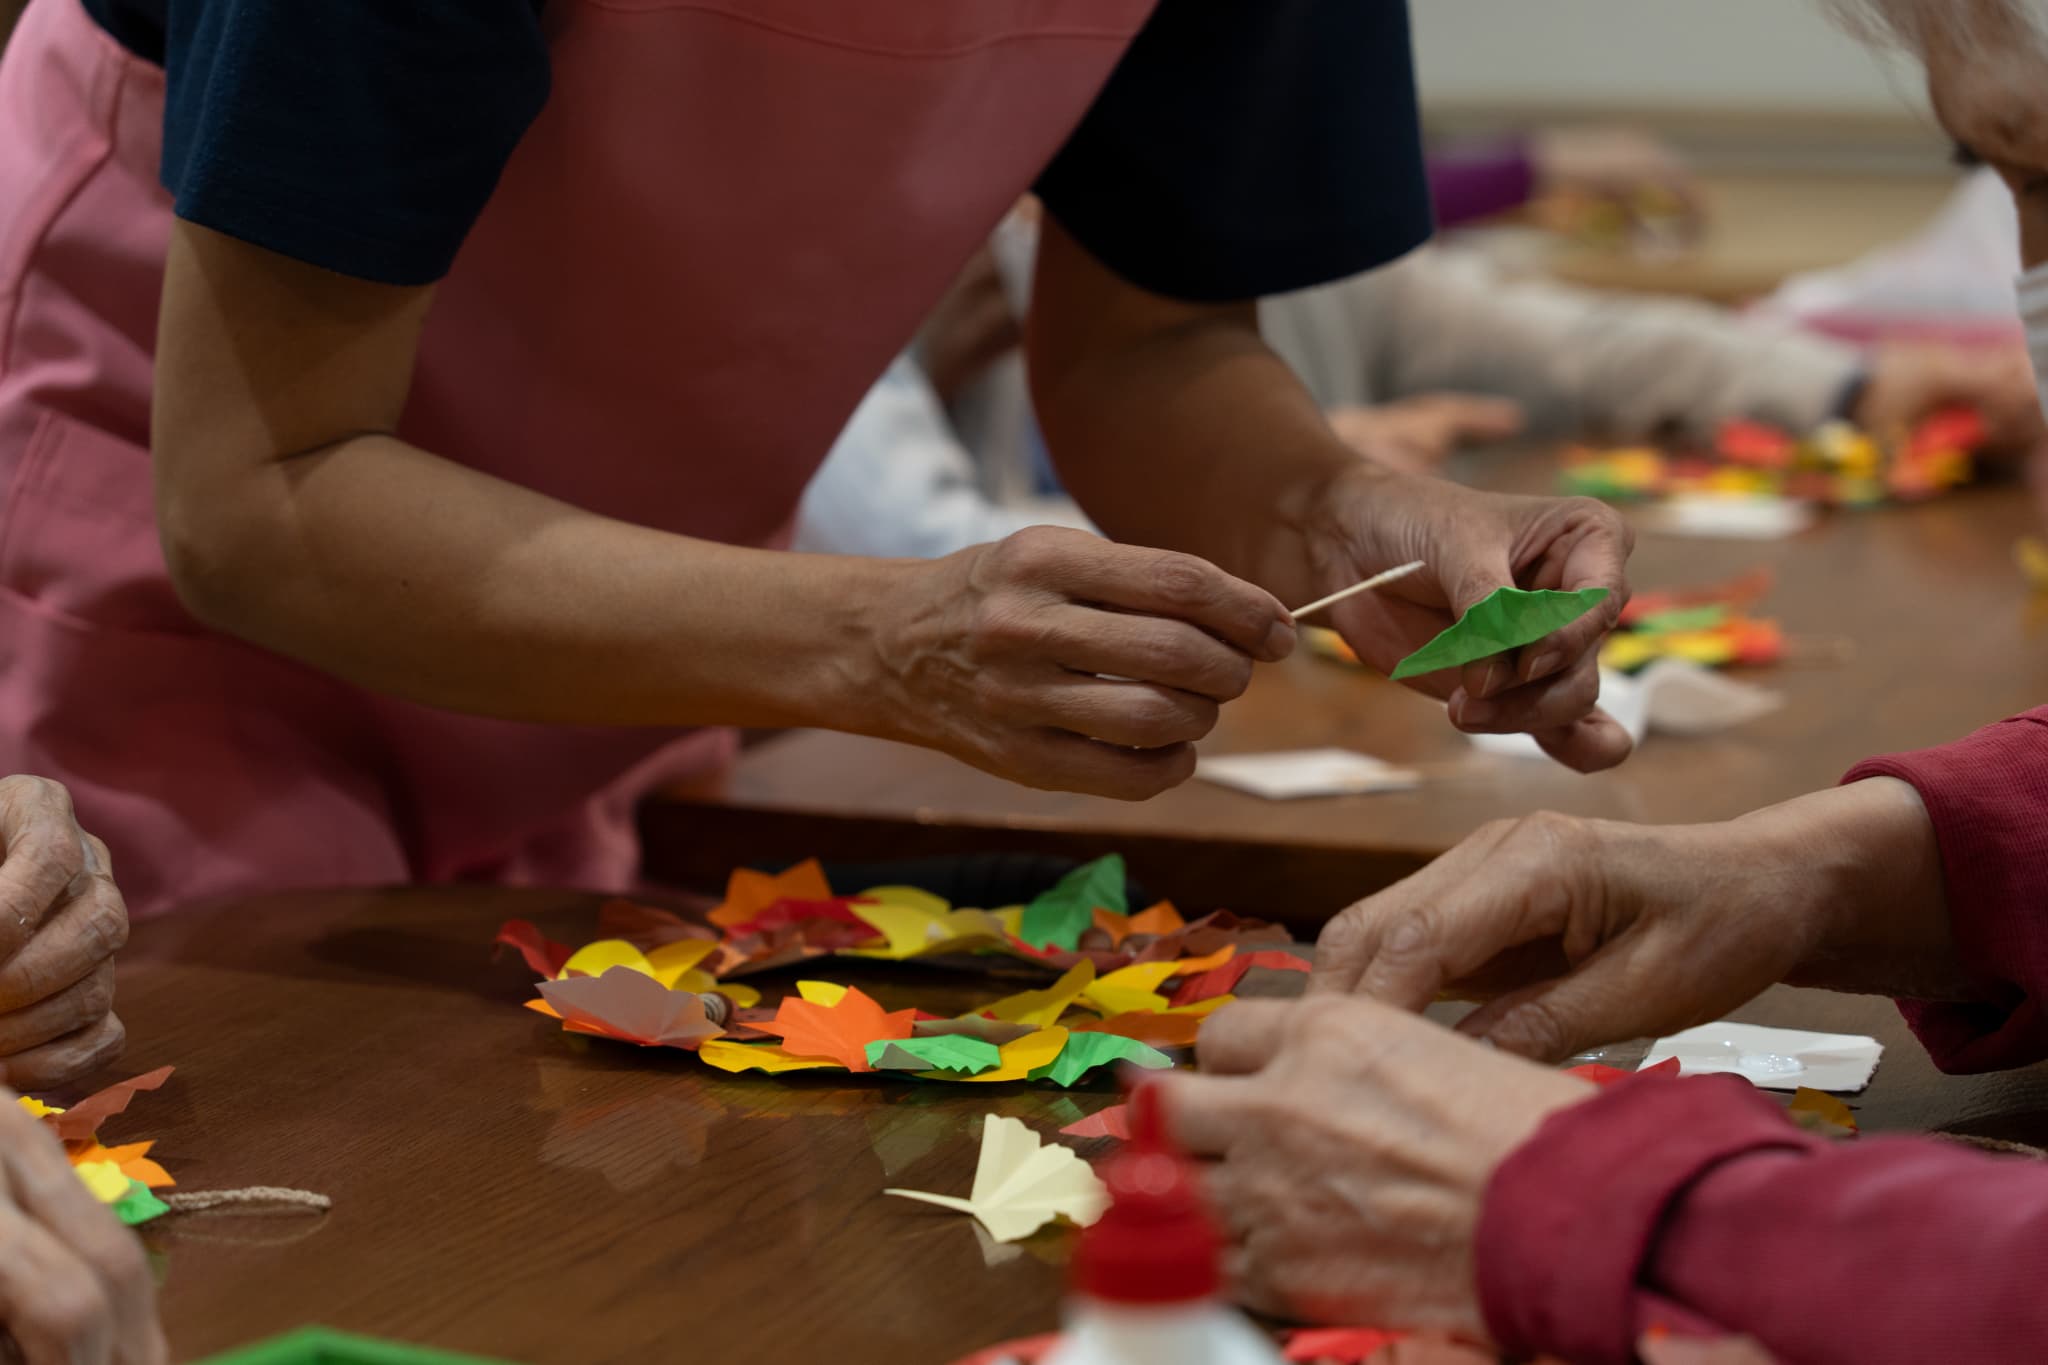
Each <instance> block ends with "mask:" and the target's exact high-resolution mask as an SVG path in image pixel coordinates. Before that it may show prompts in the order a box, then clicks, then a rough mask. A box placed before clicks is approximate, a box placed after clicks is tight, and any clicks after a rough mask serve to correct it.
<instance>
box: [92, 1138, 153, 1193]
mask: <svg viewBox="0 0 2048 1365" xmlns="http://www.w3.org/2000/svg"><path fill="white" fill-rule="evenodd" d="M155 1145H156V1144H155V1143H154V1142H130V1143H127V1144H125V1145H124V1146H120V1147H102V1146H100V1144H99V1143H97V1142H89V1143H85V1144H82V1145H81V1144H76V1143H74V1144H72V1147H71V1150H70V1157H71V1164H72V1165H74V1166H84V1165H87V1164H89V1163H92V1162H107V1163H110V1164H112V1165H113V1166H115V1167H116V1168H117V1169H119V1171H120V1172H121V1174H122V1175H124V1176H126V1177H127V1178H128V1179H130V1180H140V1181H141V1182H142V1183H143V1184H145V1185H147V1186H149V1187H150V1188H151V1189H163V1188H165V1187H166V1186H170V1185H175V1184H177V1183H178V1182H177V1181H175V1180H173V1179H171V1173H170V1172H169V1171H167V1170H165V1169H164V1168H163V1167H161V1166H159V1165H157V1164H156V1163H155V1162H154V1161H151V1160H150V1159H149V1149H150V1148H152V1147H154V1146H155Z"/></svg>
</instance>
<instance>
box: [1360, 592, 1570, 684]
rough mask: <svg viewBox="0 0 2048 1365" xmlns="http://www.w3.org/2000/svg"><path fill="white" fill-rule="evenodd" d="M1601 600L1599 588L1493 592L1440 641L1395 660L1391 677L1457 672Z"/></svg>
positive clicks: (1544, 632)
mask: <svg viewBox="0 0 2048 1365" xmlns="http://www.w3.org/2000/svg"><path fill="white" fill-rule="evenodd" d="M1606 600H1607V589H1605V588H1582V589H1580V590H1579V591H1578V592H1552V591H1550V590H1549V589H1544V590H1542V591H1540V592H1524V591H1522V590H1521V589H1520V588H1496V589H1494V591H1493V593H1492V595H1491V596H1489V597H1487V598H1486V599H1485V600H1484V601H1481V602H1475V603H1473V604H1472V608H1471V610H1469V611H1467V612H1466V613H1465V614H1464V615H1463V616H1461V617H1459V618H1458V620H1457V622H1456V623H1455V624H1454V625H1452V626H1450V627H1449V628H1447V629H1446V630H1445V631H1444V632H1443V633H1442V634H1441V635H1439V636H1437V637H1436V638H1435V639H1434V640H1431V641H1430V642H1429V643H1428V644H1426V645H1424V646H1423V647H1422V648H1421V649H1418V650H1416V651H1415V652H1414V653H1413V654H1410V655H1409V656H1408V657H1407V658H1405V659H1403V660H1401V662H1400V664H1399V665H1397V666H1396V667H1395V669H1394V674H1393V676H1394V677H1395V678H1396V679H1400V678H1413V677H1416V676H1418V675H1420V674H1423V673H1436V672H1440V671H1441V670H1443V669H1446V668H1461V667H1463V666H1464V665H1466V664H1469V663H1472V662H1473V661H1475V660H1478V659H1487V658H1491V657H1492V656H1494V655H1496V654H1504V653H1506V652H1507V651H1508V650H1511V649H1520V648H1521V647H1522V646H1523V645H1533V644H1535V643H1536V642H1537V641H1538V640H1540V639H1542V638H1543V637H1544V636H1546V635H1548V634H1550V633H1551V632H1552V631H1556V630H1562V629H1563V628H1564V627H1566V626H1568V625H1570V624H1571V623H1572V622H1574V621H1576V620H1578V619H1579V618H1580V617H1581V616H1584V615H1585V614H1586V613H1587V612H1589V611H1591V610H1593V608H1595V607H1597V606H1599V605H1600V604H1601V603H1602V602H1605V601H1606Z"/></svg>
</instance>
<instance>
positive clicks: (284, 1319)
mask: <svg viewBox="0 0 2048 1365" xmlns="http://www.w3.org/2000/svg"><path fill="white" fill-rule="evenodd" d="M595 907H596V902H595V901H594V900H593V899H591V898H588V897H581V896H576V895H569V894H559V895H556V894H548V893H539V892H524V893H521V892H493V891H458V890H436V891H425V890H421V891H398V892H390V893H382V894H372V893H334V894H308V895H300V896H289V897H271V898H267V899H262V900H254V901H249V902H245V903H238V904H227V905H222V906H218V907H214V908H211V909H200V910H195V911H191V912H187V913H184V914H180V915H177V916H173V917H171V918H169V919H166V920H158V921H155V922H152V923H149V924H146V925H142V926H139V927H138V930H137V932H136V935H135V940H134V944H133V949H132V951H131V952H130V953H129V954H128V956H127V957H126V959H125V960H124V962H123V964H122V968H121V986H120V994H121V1001H120V1008H121V1012H122V1015H123V1017H124V1018H125V1019H126V1020H127V1022H128V1025H129V1030H130V1037H131V1039H132V1040H133V1041H132V1042H131V1046H130V1051H129V1055H128V1056H127V1057H126V1058H124V1059H123V1062H122V1064H121V1066H120V1067H119V1068H118V1069H117V1070H116V1071H113V1072H110V1073H109V1075H108V1076H106V1077H104V1078H100V1079H103V1080H111V1079H116V1078H118V1077H119V1076H123V1075H129V1074H134V1073H136V1072H140V1071H143V1070H146V1069H148V1068H152V1067H155V1066H159V1065H164V1064H173V1065H175V1066H176V1067H177V1071H176V1073H175V1074H174V1075H173V1076H172V1078H171V1079H170V1081H169V1083H168V1084H167V1085H166V1086H165V1087H164V1088H163V1089H162V1090H160V1091H158V1092H156V1093H155V1094H151V1095H143V1096H141V1097H139V1098H138V1099H136V1101H135V1102H134V1104H133V1105H132V1106H131V1108H130V1109H129V1110H128V1112H127V1113H125V1114H123V1115H120V1116H118V1117H116V1118H113V1119H110V1120H108V1122H107V1124H106V1125H105V1128H104V1129H103V1134H104V1135H105V1136H106V1137H107V1138H108V1139H109V1140H110V1141H135V1140H141V1139H143V1138H154V1139H156V1141H157V1147H156V1151H155V1153H154V1154H155V1155H156V1156H157V1157H159V1158H160V1159H161V1160H162V1161H163V1163H164V1164H165V1165H166V1166H167V1167H168V1168H169V1169H170V1170H171V1171H172V1173H173V1174H174V1175H176V1176H177V1178H178V1180H179V1182H180V1185H181V1188H184V1189H187V1190H204V1189H217V1188H232V1187H241V1186H247V1185H259V1184H261V1185H283V1186H297V1187H303V1188H307V1189H312V1190H317V1191H320V1192H322V1193H325V1194H327V1195H330V1196H331V1197H332V1198H333V1201H334V1207H333V1210H332V1212H330V1213H328V1214H325V1215H322V1216H306V1215H297V1214H294V1215H279V1216H270V1217H254V1216H247V1215H227V1214H176V1215H172V1216H170V1217H167V1218H165V1219H163V1220H160V1221H159V1222H157V1223H155V1224H152V1225H149V1226H148V1227H147V1228H145V1234H146V1239H147V1241H148V1243H149V1245H150V1247H151V1249H152V1251H153V1252H154V1253H155V1255H156V1257H157V1259H158V1262H159V1265H160V1268H161V1274H162V1278H163V1310H164V1313H165V1317H166V1321H167V1324H168V1328H169V1331H170V1334H171V1338H172V1342H173V1344H174V1346H175V1348H176V1351H177V1354H178V1358H179V1359H181V1360H190V1359H195V1358H200V1357H204V1356H206V1355H208V1354H211V1353H213V1352H216V1351H219V1350H222V1349H224V1348H227V1347H230V1346H234V1345H238V1344H240V1343H243V1342H247V1341H251V1340H255V1339H259V1338H263V1337H267V1336H269V1335H272V1334H274V1333H277V1332H280V1331H283V1330H286V1329H289V1328H292V1327H295V1326H298V1325H301V1324H304V1323H308V1322H313V1321H319V1322H323V1323H326V1324H328V1325H330V1326H334V1327H338V1328H342V1329H345V1330H351V1331H358V1332H366V1333H371V1334H375V1335H380V1336H386V1337H393V1338H399V1339H403V1340H408V1341H412V1342H416V1343H421V1344H428V1345H434V1346H440V1347H444V1348H449V1349H458V1350H463V1351H472V1352H477V1353H480V1354H484V1355H488V1356H493V1357H497V1358H501V1359H504V1360H510V1361H521V1362H529V1363H530V1365H555V1363H556V1362H559V1363H560V1365H601V1363H603V1362H629V1361H630V1362H648V1361H674V1360H704V1361H726V1362H744V1363H746V1365H752V1363H753V1362H769V1361H774V1362H783V1361H792V1362H793V1361H808V1360H820V1359H831V1360H835V1361H839V1362H843V1363H844V1365H869V1363H870V1362H872V1363H873V1365H939V1363H940V1362H945V1361H948V1360H952V1359H954V1358H955V1357H957V1356H959V1355H961V1354H963V1353H965V1352H968V1351H971V1350H974V1349H977V1348H979V1347H981V1346H984V1345H987V1344H990V1343H992V1342H995V1341H998V1340H1001V1339H1005V1338H1008V1337H1012V1336H1016V1335H1021V1334H1028V1333H1034V1332H1039V1331H1043V1330H1046V1329H1048V1328H1050V1327H1051V1326H1052V1325H1053V1323H1054V1321H1055V1317H1056V1310H1057V1301H1058V1295H1059V1283H1060V1271H1059V1269H1058V1265H1059V1263H1060V1262H1061V1261H1062V1259H1063V1258H1064V1256H1065V1254H1066V1252H1067V1245H1068V1244H1067V1241H1066V1239H1065V1236H1064V1235H1063V1234H1061V1233H1058V1232H1056V1231H1055V1232H1050V1233H1042V1234H1040V1235H1039V1236H1038V1237H1036V1238H1034V1239H1032V1240H1031V1241H1029V1242H1027V1243H1024V1244H1021V1245H1019V1246H1015V1247H1009V1248H999V1247H994V1246H992V1245H990V1244H987V1243H985V1242H984V1241H982V1240H981V1238H980V1236H979V1235H978V1233H977V1231H976V1229H975V1227H974V1225H973V1224H972V1223H971V1221H970V1220H968V1219H966V1218H963V1217H960V1216H958V1215H954V1214H949V1213H946V1212H944V1211H941V1210H936V1209H931V1208H927V1207H923V1206H917V1205H913V1204H910V1203H907V1202H904V1201H899V1200H893V1199H887V1198H884V1197H883V1196H882V1195H881V1193H880V1191H881V1190H882V1189H883V1188H884V1187H885V1186H889V1185H899V1184H900V1185H904V1186H908V1187H911V1188H919V1189H930V1190H938V1191H948V1192H960V1193H964V1192H965V1191H966V1189H967V1187H968V1185H969V1183H970V1181H971V1178H972V1171H973V1165H974V1158H975V1152H976V1148H977V1140H978V1133H979V1126H980V1122H981V1117H982V1115H983V1114H985V1113H988V1112H990V1111H994V1112H997V1113H1004V1114H1014V1115H1016V1116H1018V1117H1021V1118H1023V1119H1025V1120H1026V1121H1027V1122H1030V1123H1032V1124H1033V1125H1034V1126H1036V1127H1038V1128H1040V1129H1041V1130H1044V1131H1050V1130H1053V1129H1057V1128H1059V1127H1061V1126H1063V1125H1065V1124H1066V1123H1069V1122H1071V1121H1072V1120H1074V1119H1075V1118H1078V1117H1080V1116H1081V1115H1082V1114H1084V1113H1086V1112H1090V1111H1092V1110H1094V1109H1096V1108H1100V1107H1102V1106H1103V1105H1106V1104H1108V1103H1110V1102H1112V1101H1113V1100H1114V1098H1115V1096H1114V1095H1113V1094H1112V1093H1111V1092H1110V1091H1109V1090H1107V1089H1102V1090H1096V1091H1074V1092H1061V1091H1057V1090H1037V1089H1032V1088H1027V1087H1023V1086H994V1087H984V1086H967V1085H929V1084H928V1085H916V1084H908V1083H890V1082H885V1081H880V1080H868V1081H864V1082H862V1083H854V1082H851V1081H849V1080H848V1078H846V1077H844V1076H827V1077H823V1078H804V1077H800V1076H799V1077H794V1078H767V1077H762V1076H758V1075H750V1076H744V1077H741V1076H727V1075H725V1074H723V1073H719V1072H714V1071H711V1070H709V1069H708V1068H706V1067H704V1066H702V1065H701V1064H699V1063H698V1062H697V1061H696V1060H695V1059H694V1058H692V1057H689V1056H687V1055H684V1054H681V1053H655V1052H645V1051H641V1050H638V1049H634V1048H629V1047H625V1046H621V1045H614V1044H610V1043H602V1042H589V1041H583V1040H570V1039H566V1038H565V1037H564V1036H563V1035H562V1034H560V1033H559V1032H558V1030H557V1028H556V1026H555V1025H554V1024H553V1023H552V1022H551V1021H549V1020H546V1019H543V1018H540V1017H539V1016H537V1015H534V1014H531V1013H528V1012H527V1011H524V1010H522V1009H520V1008H519V1004H520V1002H521V1001H522V1000H524V999H526V998H527V997H528V996H529V994H530V990H529V985H528V978H527V974H526V972H525V970H524V968H523V967H522V966H521V965H520V964H519V963H518V962H517V961H516V959H512V958H511V957H510V956H509V955H507V956H505V957H503V958H501V959H500V960H498V961H495V962H494V961H493V960H492V955H491V949H490V940H491V936H492V935H493V933H494V932H495V931H496V928H497V926H498V924H499V923H500V922H501V921H502V920H504V919H505V918H507V917H510V916H524V917H528V918H531V919H534V920H536V921H538V922H539V923H540V924H541V925H542V927H543V928H545V929H546V930H548V931H549V932H550V933H552V934H555V935H557V936H559V937H562V938H564V939H567V940H571V941H577V940H580V939H582V938H584V937H587V936H588V935H589V933H590V931H591V929H592V926H593V924H594V921H595ZM813 974H818V973H817V971H816V969H815V968H814V969H813ZM832 975H834V976H836V977H839V978H840V979H857V980H859V981H860V982H861V983H862V984H863V985H864V986H867V987H868V988H869V989H871V990H872V991H874V992H875V993H876V994H878V995H880V996H882V997H883V998H884V1002H885V1003H893V1004H899V1005H900V1004H908V1003H911V1002H913V1001H915V1002H918V1003H923V1004H926V1005H928V1006H932V1007H934V1008H941V1009H943V1008H960V1009H964V1008H966V1007H967V1006H968V1005H970V1004H972V1003H974V1002H976V1001H978V1000H982V999H987V998H991V997H992V996H994V995H996V994H1000V993H1002V992H1003V991H1005V990H1006V989H1008V987H1007V986H1003V985H997V984H994V983H990V982H986V981H980V980H975V979H970V978H961V977H943V976H939V975H936V974H928V973H925V972H921V971H916V970H913V969H895V971H894V972H893V973H885V974H880V975H877V974H875V973H874V972H873V971H871V970H870V971H864V972H863V973H862V974H861V975H860V976H858V977H855V976H853V975H851V974H850V973H849V972H848V971H845V970H841V969H835V970H834V971H833V972H832ZM773 980H774V979H772V978H771V980H770V982H769V983H768V984H773ZM783 984H785V985H786V984H787V983H786V981H785V982H783ZM1747 1016H1748V1017H1752V1018H1755V1019H1757V1020H1759V1021H1762V1022H1773V1023H1783V1024H1791V1025H1797V1026H1799V1027H1809V1028H1820V1029H1842V1030H1849V1031H1862V1032H1873V1033H1876V1034H1877V1035H1878V1036H1880V1037H1881V1038H1883V1039H1884V1040H1885V1041H1886V1042H1887V1043H1888V1044H1889V1045H1890V1048H1891V1050H1890V1052H1889V1054H1888V1056H1887V1057H1886V1060H1885V1062H1884V1064H1883V1066H1882V1067H1881V1068H1880V1070H1879V1072H1878V1076H1877V1080H1876V1083H1875V1084H1874V1085H1873V1087H1872V1088H1871V1090H1870V1091H1869V1092H1868V1093H1867V1094H1866V1095H1865V1096H1863V1097H1861V1098H1860V1099H1858V1100H1856V1101H1854V1103H1855V1104H1856V1105H1857V1107H1858V1109H1859V1112H1860V1117H1861V1119H1862V1122H1863V1124H1864V1126H1865V1127H1866V1128H1867V1129H1948V1130H1953V1131H1957V1132H1967V1133H1975V1134H1979V1135H1983V1136H1990V1137H1996V1138H2002V1139H2017V1140H2021V1141H2028V1142H2034V1143H2040V1142H2042V1141H2043V1140H2044V1139H2048V1075H2044V1074H2042V1073H2040V1072H2023V1073H2017V1074H2015V1075H2010V1076H2005V1077H1989V1078H1974V1079H1955V1078H1940V1077H1937V1076H1935V1075H1934V1074H1933V1073H1932V1071H1931V1069H1930V1068H1929V1066H1928V1064H1927V1062H1926V1061H1925V1059H1924V1057H1923V1056H1922V1055H1921V1054H1920V1053H1919V1051H1918V1049H1917V1048H1915V1047H1914V1046H1913V1045H1912V1044H1911V1042H1910V1041H1909V1040H1908V1039H1906V1037H1905V1035H1904V1031H1903V1029H1902V1028H1901V1027H1900V1025H1899V1023H1898V1020H1897V1016H1896V1015H1895V1014H1894V1013H1893V1011H1892V1010H1891V1008H1890V1006H1889V1005H1888V1004H1886V1003H1885V1002H1882V1001H1875V1000H1859V999H1852V998H1848V997H1835V996H1826V995H1820V994H1815V993H1809V992H1792V991H1776V992H1773V993H1772V994H1771V995H1770V996H1768V997H1766V998H1765V1000H1764V1001H1762V1002H1760V1003H1759V1004H1758V1005H1757V1006H1755V1007H1753V1008H1752V1009H1751V1010H1750V1011H1748V1012H1747ZM1639 1051H1640V1049H1637V1052H1638V1054H1639ZM1626 1058H1627V1053H1626V1050H1623V1052H1622V1054H1621V1055H1620V1057H1619V1059H1620V1060H1626ZM83 1088H85V1087H81V1089H83ZM1100 1147H1101V1144H1083V1150H1084V1151H1087V1152H1088V1153H1089V1154H1091V1155H1093V1154H1095V1153H1097V1152H1098V1151H1099V1150H1100Z"/></svg>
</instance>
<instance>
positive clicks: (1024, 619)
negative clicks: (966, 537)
mask: <svg viewBox="0 0 2048 1365" xmlns="http://www.w3.org/2000/svg"><path fill="white" fill-rule="evenodd" d="M919 582H920V584H921V586H922V588H923V590H922V591H919V592H915V593H907V594H904V595H903V596H902V599H901V600H900V601H898V602H896V603H893V604H891V613H892V614H891V616H890V617H889V619H888V621H887V623H886V624H885V625H884V627H883V628H882V630H881V638H880V640H879V642H878V648H877V651H876V653H877V656H878V658H879V661H880V663H881V667H882V670H883V672H882V681H881V688H882V690H883V692H884V693H885V701H884V705H885V711H886V713H887V714H888V715H889V716H890V720H889V722H888V724H887V726H886V728H887V729H888V730H889V731H890V732H892V733H894V734H897V735H898V736H900V737H903V738H908V739H912V740H914V741H916V742H920V743H924V744H928V745H930V746H932V747H934V748H939V749H944V750H945V751H947V752H948V753H951V754H953V755H954V756H955V757H957V758H961V759H963V760H965V761H967V762H969V763H972V764H974V765H975V766H976V767H979V768H983V769H985V770H987V771H989V772H993V773H997V774H999V775H1001V776H1003V777H1008V778H1011V779H1013V780H1015V781H1019V782H1023V783H1026V784H1028V785H1030V786H1035V787H1048V788H1056V789H1061V790H1067V791H1083V792H1092V793H1095V794H1097V795H1102V796H1115V797H1122V798H1124V799H1127V800H1142V799H1144V798H1146V797H1150V796H1155V795H1157V794H1158V793H1159V792H1162V791H1164V790H1166V789H1167V788H1168V787H1172V786H1175V785H1177V784H1179V783H1180V782H1183V781H1185V780H1186V779H1187V778H1188V776H1189V775H1190V774H1191V773H1192V772H1193V771H1194V763H1195V755H1194V748H1193V744H1194V741H1195V740H1198V739H1200V738H1202V737H1203V736H1204V735H1206V734H1208V733H1209V731H1210V729H1211V728H1212V727H1213V726H1214V725H1215V724H1216V716H1217V708H1218V706H1219V705H1220V704H1221V703H1223V702H1227V701H1231V700H1233V699H1235V698H1236V697H1238V696H1240V695H1242V694H1243V692H1244V690H1245V688H1246V686H1247V685H1248V684H1249V683H1250V682H1251V674H1252V664H1253V662H1254V661H1255V660H1274V659H1280V658H1283V657H1285V656H1286V655H1287V653H1288V652H1289V651H1290V650H1291V649H1293V647H1294V627H1293V623H1292V621H1291V620H1290V619H1289V617H1288V615H1287V612H1286V609H1285V608H1284V607H1282V606H1281V605H1280V603H1279V602H1278V601H1277V600H1276V599H1275V598H1274V597H1273V596H1272V595H1271V594H1270V593H1267V592H1265V591H1264V590H1263V589H1260V588H1256V587H1253V586H1252V585H1251V584H1249V583H1245V582H1243V581H1241V580H1239V579H1235V578H1232V577H1231V576H1230V575H1228V574H1226V573H1224V572H1223V571H1222V570H1221V569H1218V568H1216V567H1215V566H1214V565H1211V564H1209V563H1206V562H1204V561H1203V560H1200V559H1196V558H1194V557H1192V556H1190V555H1184V554H1175V553H1172V552H1170V551H1166V550H1150V549H1141V548H1138V547H1135V546H1129V545H1118V544H1114V543H1112V542H1109V541H1105V540H1102V539H1099V538H1098V537H1095V536H1091V535H1088V534H1086V533H1084V532H1080V531H1068V530H1061V529H1058V528H1055V527H1050V526H1038V527H1032V528H1030V529H1028V530H1024V531H1020V532H1018V533H1017V534H1016V535H1013V536H1010V537H1009V538H1008V539H1006V540H1002V541H999V542H997V543H996V544H993V545H980V546H976V547H974V548H973V549H969V550H963V551H961V552H960V553H958V554H955V555H950V556H948V557H947V558H945V559H941V560H936V561H934V562H933V563H932V564H930V565H929V566H927V567H924V568H922V569H921V571H920V578H919Z"/></svg>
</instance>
